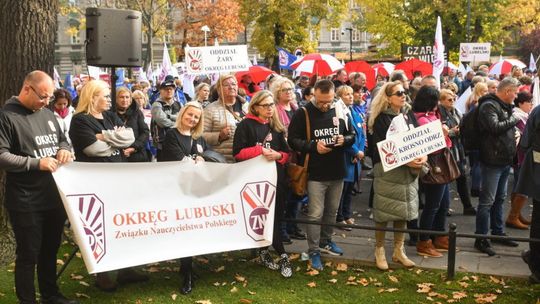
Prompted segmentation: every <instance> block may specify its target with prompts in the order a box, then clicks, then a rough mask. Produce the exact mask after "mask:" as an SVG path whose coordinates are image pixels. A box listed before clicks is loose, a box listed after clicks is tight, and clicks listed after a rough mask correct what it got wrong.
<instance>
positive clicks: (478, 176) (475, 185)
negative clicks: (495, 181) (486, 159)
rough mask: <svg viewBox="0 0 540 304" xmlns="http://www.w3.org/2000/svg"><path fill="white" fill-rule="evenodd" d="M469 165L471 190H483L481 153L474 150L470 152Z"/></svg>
mask: <svg viewBox="0 0 540 304" xmlns="http://www.w3.org/2000/svg"><path fill="white" fill-rule="evenodd" d="M469 165H470V167H471V189H472V190H480V189H481V188H482V172H481V168H480V151H478V150H474V151H470V152H469Z"/></svg>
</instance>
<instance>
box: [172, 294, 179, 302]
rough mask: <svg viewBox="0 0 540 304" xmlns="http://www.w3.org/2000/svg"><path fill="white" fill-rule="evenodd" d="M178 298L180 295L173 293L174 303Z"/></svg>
mask: <svg viewBox="0 0 540 304" xmlns="http://www.w3.org/2000/svg"><path fill="white" fill-rule="evenodd" d="M176 298H178V295H177V294H175V293H173V294H172V295H171V299H173V301H176Z"/></svg>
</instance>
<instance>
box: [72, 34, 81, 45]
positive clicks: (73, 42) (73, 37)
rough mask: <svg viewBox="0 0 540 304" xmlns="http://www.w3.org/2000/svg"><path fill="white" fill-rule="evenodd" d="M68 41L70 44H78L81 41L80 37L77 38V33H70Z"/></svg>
mask: <svg viewBox="0 0 540 304" xmlns="http://www.w3.org/2000/svg"><path fill="white" fill-rule="evenodd" d="M70 42H71V44H79V43H81V38H79V35H77V34H74V35H71V37H70Z"/></svg>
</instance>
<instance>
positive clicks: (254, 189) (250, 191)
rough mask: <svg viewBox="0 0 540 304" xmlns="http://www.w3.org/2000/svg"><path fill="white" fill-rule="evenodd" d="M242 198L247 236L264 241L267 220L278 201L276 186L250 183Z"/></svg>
mask: <svg viewBox="0 0 540 304" xmlns="http://www.w3.org/2000/svg"><path fill="white" fill-rule="evenodd" d="M240 197H241V199H242V211H243V213H244V223H245V225H246V232H247V234H248V235H249V236H250V237H251V238H252V239H253V240H255V241H262V240H264V228H265V227H266V220H267V217H268V214H269V212H270V208H271V207H272V204H273V203H274V201H275V199H276V186H274V185H272V184H271V183H269V182H256V183H248V184H246V185H245V186H244V188H243V189H242V191H241V192H240ZM270 229H272V227H270Z"/></svg>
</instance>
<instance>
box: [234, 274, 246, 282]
mask: <svg viewBox="0 0 540 304" xmlns="http://www.w3.org/2000/svg"><path fill="white" fill-rule="evenodd" d="M234 279H235V280H236V281H238V282H240V283H242V282H245V281H246V278H245V277H243V276H241V275H240V274H238V273H237V274H236V275H235V276H234Z"/></svg>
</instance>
